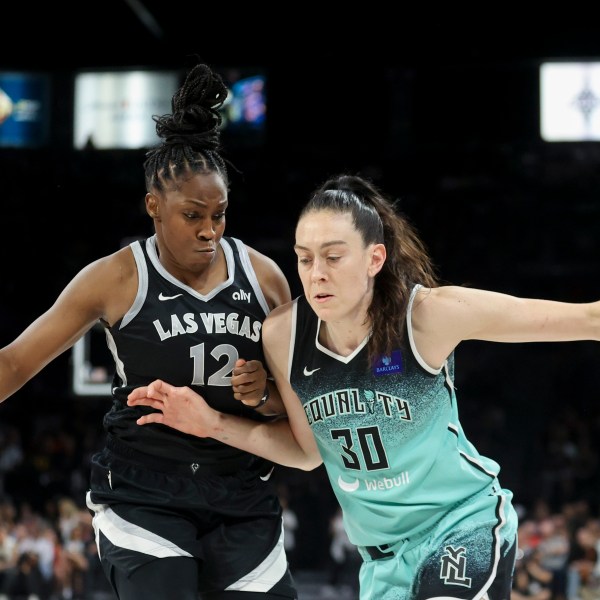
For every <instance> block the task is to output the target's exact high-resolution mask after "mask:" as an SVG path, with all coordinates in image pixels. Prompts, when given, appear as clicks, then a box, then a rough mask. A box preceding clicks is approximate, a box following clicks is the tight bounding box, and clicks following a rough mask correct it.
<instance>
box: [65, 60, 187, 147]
mask: <svg viewBox="0 0 600 600" xmlns="http://www.w3.org/2000/svg"><path fill="white" fill-rule="evenodd" d="M178 86H179V73H178V72H177V71H164V72H157V71H155V72H150V71H128V72H123V73H117V72H106V73H98V72H96V73H78V74H77V75H76V76H75V107H74V111H75V117H74V131H73V144H74V146H75V148H86V147H91V148H97V149H119V148H134V149H135V148H145V147H149V146H153V145H154V144H156V143H157V142H158V141H159V139H158V137H157V135H156V123H155V122H154V121H153V120H152V116H153V115H164V114H166V113H170V112H171V98H172V96H173V94H174V93H175V91H176V89H177V87H178Z"/></svg>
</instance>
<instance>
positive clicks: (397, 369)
mask: <svg viewBox="0 0 600 600" xmlns="http://www.w3.org/2000/svg"><path fill="white" fill-rule="evenodd" d="M403 371H404V365H403V364H402V352H400V350H394V351H393V352H392V354H391V355H389V356H382V357H381V358H380V359H379V360H378V361H377V362H376V363H375V366H374V367H373V375H375V376H376V377H381V376H382V375H391V374H392V373H396V374H397V373H402V372H403Z"/></svg>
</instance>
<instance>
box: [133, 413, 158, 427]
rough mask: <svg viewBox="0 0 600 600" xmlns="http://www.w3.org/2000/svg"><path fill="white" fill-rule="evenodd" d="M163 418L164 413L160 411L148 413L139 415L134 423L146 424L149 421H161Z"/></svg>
mask: <svg viewBox="0 0 600 600" xmlns="http://www.w3.org/2000/svg"><path fill="white" fill-rule="evenodd" d="M163 420H164V415H163V414H162V413H160V412H156V413H150V414H149V415H144V416H143V417H140V418H139V419H138V420H137V421H136V423H137V424H138V425H148V424H149V423H162V422H163Z"/></svg>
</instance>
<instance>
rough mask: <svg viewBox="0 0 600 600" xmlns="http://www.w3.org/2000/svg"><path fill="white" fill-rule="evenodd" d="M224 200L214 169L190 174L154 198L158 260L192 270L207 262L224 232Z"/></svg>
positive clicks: (211, 258) (177, 267)
mask: <svg viewBox="0 0 600 600" xmlns="http://www.w3.org/2000/svg"><path fill="white" fill-rule="evenodd" d="M146 202H147V203H149V202H150V201H149V200H148V198H147V200H146ZM227 204H228V200H227V188H226V186H225V183H224V182H223V179H222V178H221V176H220V175H218V174H216V173H210V174H206V175H194V176H193V177H191V178H190V179H187V180H185V181H181V182H180V184H179V186H178V188H177V189H169V190H167V191H166V192H164V193H163V194H162V196H160V197H157V198H155V210H156V211H157V216H155V215H152V216H153V217H154V220H155V227H156V233H157V236H158V237H159V241H160V248H161V252H162V254H163V255H161V262H163V264H165V261H168V263H169V264H170V266H171V267H173V268H174V269H177V270H184V271H186V270H187V271H193V272H198V271H203V270H205V269H206V268H207V267H208V266H210V264H211V263H212V262H213V261H215V260H216V258H217V249H218V247H219V241H220V240H221V238H222V237H223V233H224V232H225V211H226V209H227ZM149 212H150V208H149ZM164 254H166V255H167V256H164Z"/></svg>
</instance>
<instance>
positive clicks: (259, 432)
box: [203, 411, 322, 471]
mask: <svg viewBox="0 0 600 600" xmlns="http://www.w3.org/2000/svg"><path fill="white" fill-rule="evenodd" d="M203 433H204V434H207V433H208V435H207V437H211V438H213V439H215V440H218V441H220V442H223V443H224V444H227V445H229V446H233V447H235V448H238V449H240V450H244V451H246V452H251V453H252V454H256V455H257V456H261V457H263V458H265V459H267V460H270V461H272V462H274V463H277V464H280V465H283V466H285V467H294V468H296V469H302V470H304V471H310V470H312V469H315V468H316V467H318V466H319V465H320V464H321V462H322V461H321V458H320V456H318V455H311V454H308V453H306V452H305V451H304V450H303V449H302V447H301V446H300V444H298V442H297V441H296V438H295V437H294V435H293V433H292V430H291V428H290V425H289V422H288V420H287V419H286V418H282V419H279V420H277V421H270V422H268V423H258V422H256V421H251V420H249V419H244V418H243V417H237V416H234V415H228V414H224V413H220V412H217V411H215V413H214V418H213V419H211V422H210V425H209V429H208V432H207V430H206V429H203Z"/></svg>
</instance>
